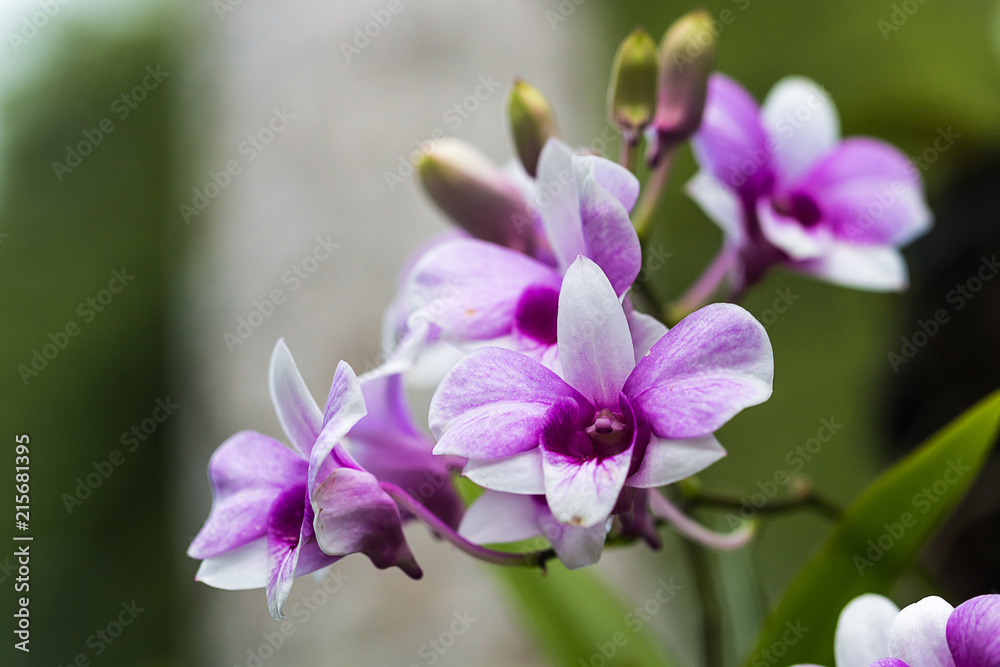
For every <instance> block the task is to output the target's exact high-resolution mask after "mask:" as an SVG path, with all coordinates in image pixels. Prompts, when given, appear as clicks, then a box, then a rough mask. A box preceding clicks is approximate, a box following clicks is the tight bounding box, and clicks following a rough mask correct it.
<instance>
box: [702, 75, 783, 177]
mask: <svg viewBox="0 0 1000 667" xmlns="http://www.w3.org/2000/svg"><path fill="white" fill-rule="evenodd" d="M692 146H693V148H694V153H695V156H696V157H697V158H698V164H699V165H700V166H701V167H702V169H706V170H708V171H709V172H710V173H711V174H712V175H713V176H714V177H715V179H716V180H717V181H719V182H720V183H723V184H724V185H725V186H726V187H729V188H732V189H733V190H737V191H740V192H744V193H746V194H747V195H756V194H760V193H762V192H765V191H767V190H768V189H769V188H770V185H771V181H772V179H773V176H772V173H771V153H770V152H769V151H768V137H767V134H766V133H765V132H764V128H763V126H762V125H761V122H760V110H759V109H758V107H757V102H755V101H754V99H753V98H752V97H751V96H750V94H749V93H748V92H747V91H746V90H744V89H743V88H742V87H741V86H740V85H739V84H738V83H736V82H735V81H733V80H732V79H730V78H729V77H727V76H725V75H722V74H713V75H712V78H711V79H709V82H708V96H707V97H706V100H705V112H704V115H703V116H702V121H701V128H700V129H699V130H698V133H697V134H695V135H694V137H693V139H692Z"/></svg>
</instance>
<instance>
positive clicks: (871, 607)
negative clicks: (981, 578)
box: [800, 594, 1000, 667]
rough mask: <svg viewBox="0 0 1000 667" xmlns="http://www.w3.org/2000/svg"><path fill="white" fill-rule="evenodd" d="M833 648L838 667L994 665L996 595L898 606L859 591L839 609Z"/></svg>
mask: <svg viewBox="0 0 1000 667" xmlns="http://www.w3.org/2000/svg"><path fill="white" fill-rule="evenodd" d="M834 653H835V657H836V661H837V667H995V666H996V665H1000V595H980V596H979V597H975V598H972V599H971V600H968V601H966V602H964V603H962V604H961V605H959V606H958V608H955V607H952V606H951V605H950V604H948V603H947V602H945V601H944V600H942V599H941V598H939V597H936V596H931V597H926V598H924V599H922V600H920V601H919V602H915V603H913V604H911V605H909V606H908V607H905V608H904V609H903V610H902V611H900V609H899V607H897V606H896V605H895V604H893V602H892V601H891V600H889V599H888V598H886V597H883V596H881V595H874V594H867V595H862V596H860V597H857V598H855V599H854V600H852V601H851V602H849V603H848V604H847V606H846V607H844V610H843V611H842V612H841V614H840V619H839V620H838V621H837V632H836V635H835V637H834ZM800 667H805V666H800Z"/></svg>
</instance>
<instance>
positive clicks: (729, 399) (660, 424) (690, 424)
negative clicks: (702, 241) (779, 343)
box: [624, 303, 774, 439]
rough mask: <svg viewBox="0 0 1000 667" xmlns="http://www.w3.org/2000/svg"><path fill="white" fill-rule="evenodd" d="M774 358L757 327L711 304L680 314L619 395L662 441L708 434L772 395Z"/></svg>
mask: <svg viewBox="0 0 1000 667" xmlns="http://www.w3.org/2000/svg"><path fill="white" fill-rule="evenodd" d="M773 376H774V356H773V353H772V351H771V342H770V341H769V340H768V337H767V332H766V331H764V327H763V326H761V324H760V323H759V322H758V321H757V320H755V319H754V318H753V316H752V315H751V314H750V313H748V312H747V311H745V310H744V309H742V308H740V307H739V306H736V305H733V304H728V303H717V304H712V305H709V306H705V307H704V308H702V309H700V310H698V311H696V312H694V313H692V314H691V315H688V316H687V317H685V318H684V319H683V320H681V322H680V323H679V324H678V325H677V326H675V327H674V328H673V329H671V330H670V331H668V332H667V333H666V335H664V336H663V338H661V339H660V340H659V342H657V343H656V344H655V345H654V346H653V348H652V350H650V353H649V354H648V355H646V356H645V357H643V358H642V359H640V360H639V362H638V363H637V364H636V366H635V370H633V371H632V373H631V375H629V378H628V381H626V383H625V388H624V392H625V394H626V395H627V396H628V397H629V400H630V401H631V402H632V405H633V407H634V408H635V409H636V411H637V412H639V413H641V414H642V415H643V416H644V417H645V419H646V420H647V421H648V423H649V424H650V428H651V429H652V431H653V433H654V434H655V435H658V436H660V437H661V438H669V439H686V438H698V437H702V436H706V435H709V434H711V433H713V432H715V431H716V430H718V429H719V428H720V427H721V426H722V425H723V424H725V423H726V422H727V421H729V420H730V419H731V418H732V417H733V416H734V415H736V414H737V413H738V412H740V411H741V410H742V409H744V408H746V407H749V406H752V405H757V404H759V403H763V402H764V401H765V400H767V398H768V397H769V396H770V395H771V382H772V378H773Z"/></svg>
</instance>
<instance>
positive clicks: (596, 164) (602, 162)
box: [576, 155, 639, 212]
mask: <svg viewBox="0 0 1000 667" xmlns="http://www.w3.org/2000/svg"><path fill="white" fill-rule="evenodd" d="M576 161H577V163H578V164H580V165H582V166H583V167H584V168H585V170H586V171H588V172H589V173H590V175H591V176H592V177H593V179H594V180H595V181H597V185H598V186H600V188H601V189H603V190H605V191H607V193H608V194H610V195H611V196H612V197H614V198H615V199H617V200H618V201H619V202H621V205H622V206H624V207H625V210H626V212H628V211H631V210H632V208H633V207H634V206H635V202H636V200H638V199H639V179H638V178H636V177H635V175H634V174H633V173H632V172H631V171H629V170H628V169H627V168H625V167H623V166H622V165H620V164H618V163H617V162H614V161H612V160H608V159H607V158H603V157H600V156H599V155H577V156H576ZM578 169H579V167H578Z"/></svg>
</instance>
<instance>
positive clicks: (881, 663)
mask: <svg viewBox="0 0 1000 667" xmlns="http://www.w3.org/2000/svg"><path fill="white" fill-rule="evenodd" d="M871 667H910V665H908V664H907V663H905V662H903V661H902V660H900V659H898V658H883V659H882V660H876V661H875V662H873V663H872V664H871ZM918 667H920V666H919V663H918Z"/></svg>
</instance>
